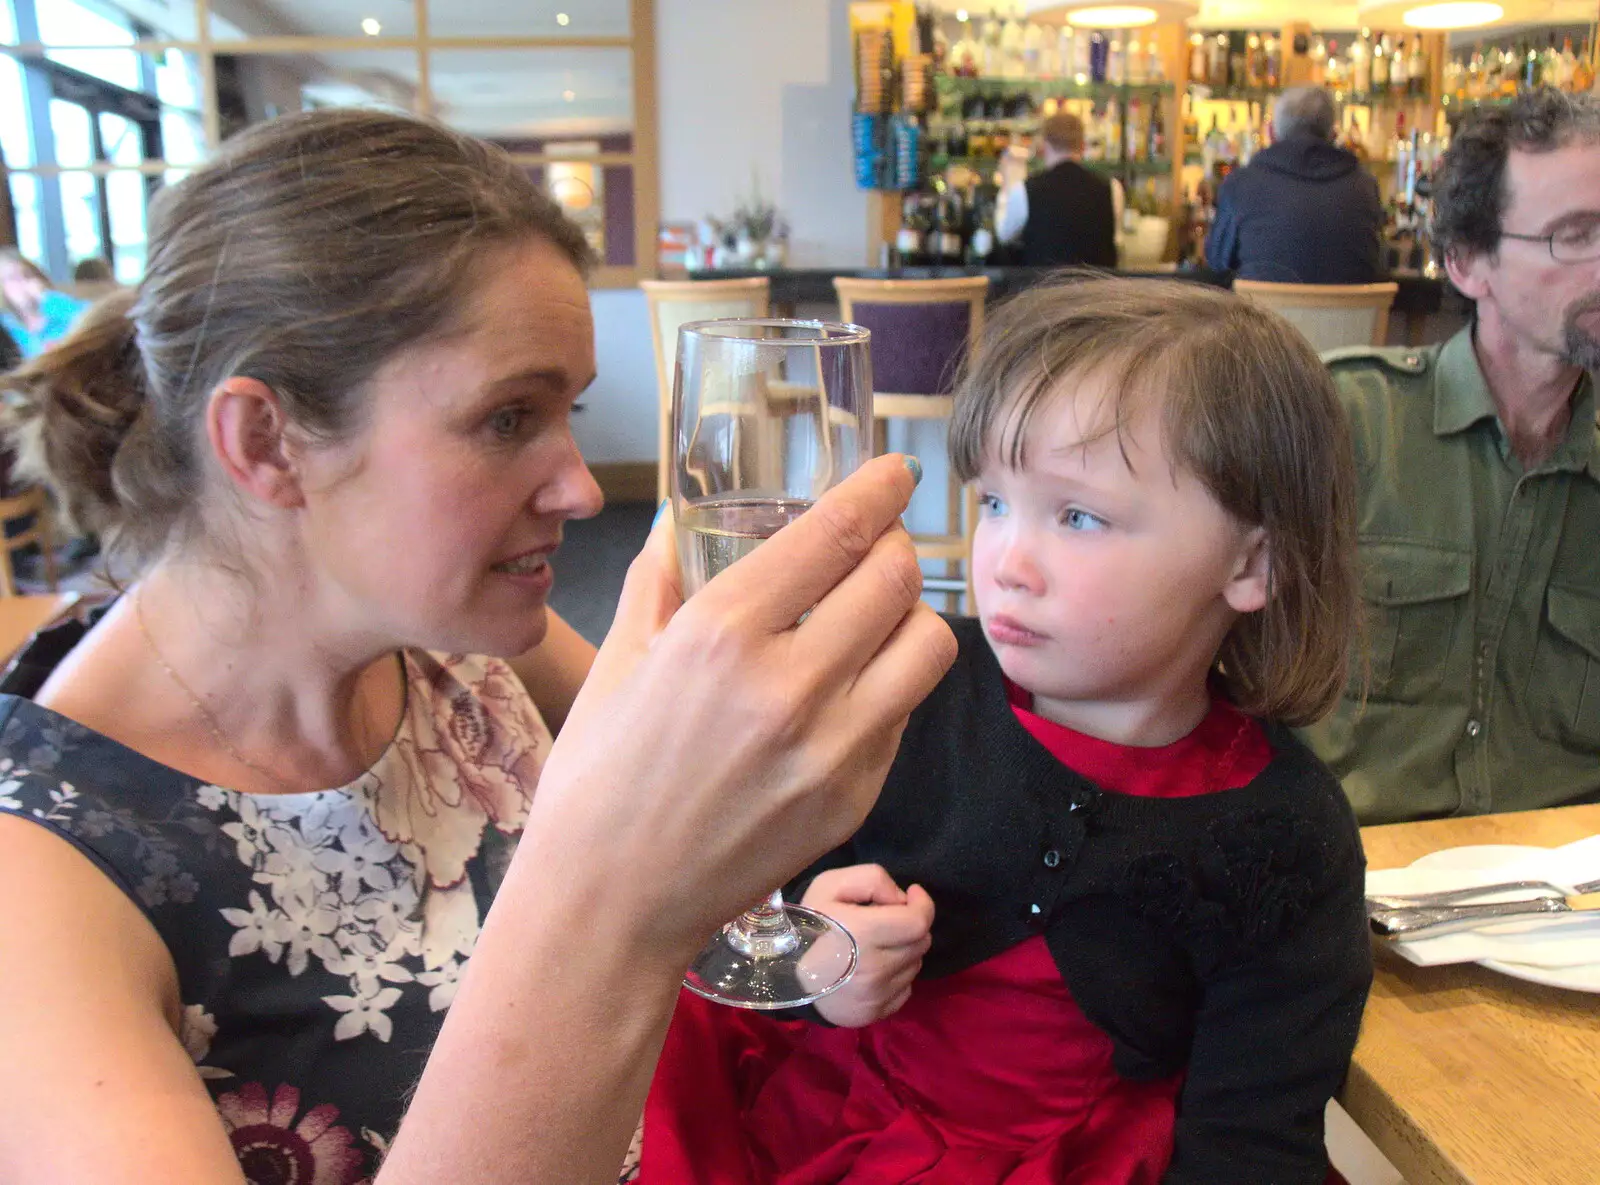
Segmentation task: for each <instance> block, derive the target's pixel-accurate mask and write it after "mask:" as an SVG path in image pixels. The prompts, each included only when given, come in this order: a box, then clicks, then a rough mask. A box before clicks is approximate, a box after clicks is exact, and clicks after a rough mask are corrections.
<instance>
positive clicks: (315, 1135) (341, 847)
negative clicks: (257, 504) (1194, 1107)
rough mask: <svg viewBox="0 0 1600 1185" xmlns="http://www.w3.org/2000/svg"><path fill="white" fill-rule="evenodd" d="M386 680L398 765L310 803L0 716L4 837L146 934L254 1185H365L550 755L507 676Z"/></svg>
mask: <svg viewBox="0 0 1600 1185" xmlns="http://www.w3.org/2000/svg"><path fill="white" fill-rule="evenodd" d="M401 662H402V663H403V664H404V671H405V678H406V704H405V711H404V716H403V718H402V721H401V724H400V727H399V729H398V731H397V732H396V734H395V737H394V739H393V741H392V742H391V743H390V744H389V746H388V747H387V749H385V751H384V753H383V754H382V756H380V757H379V759H378V761H377V763H376V764H375V765H374V766H373V767H372V768H371V769H370V770H368V771H367V772H366V773H364V774H363V775H362V776H361V777H360V778H358V779H356V781H354V782H352V783H351V784H350V785H348V786H342V787H339V788H338V789H334V790H322V791H317V792H314V793H305V794H282V795H270V794H244V793H240V792H239V791H235V790H229V789H226V788H224V787H221V786H213V785H207V784H206V783H204V782H201V781H199V780H198V779H195V778H192V777H189V776H188V775H186V774H182V773H179V772H178V771H177V770H174V769H171V768H168V767H167V766H164V765H160V764H158V763H156V762H154V761H151V760H149V759H148V758H145V757H143V756H141V755H140V754H138V753H135V752H134V751H132V750H131V749H128V748H126V747H124V746H122V745H120V744H118V743H117V742H115V741H113V740H111V739H109V738H108V737H105V736H102V735H101V734H99V733H96V732H93V731H91V730H89V729H87V728H84V727H83V726H81V725H79V724H76V723H74V722H73V721H71V720H68V719H66V718H64V717H62V716H58V715H56V714H55V713H54V712H51V711H49V710H47V709H45V708H41V707H39V706H38V705H37V704H34V703H33V702H32V701H31V700H28V699H25V698H22V697H19V696H14V695H4V696H0V813H8V814H13V815H17V816H20V817H23V818H28V819H32V820H34V821H36V822H38V823H40V824H41V825H43V826H45V827H47V828H49V829H50V830H51V831H53V832H55V833H56V834H57V835H59V836H61V837H62V838H63V839H65V840H66V841H67V842H69V843H71V844H72V845H73V846H74V847H76V848H77V849H78V850H80V851H81V852H83V853H84V855H86V856H88V857H89V859H90V860H92V861H93V862H94V863H95V864H96V865H97V866H98V867H99V868H100V869H101V871H103V872H104V873H105V874H106V875H107V876H108V877H110V878H111V879H112V880H113V881H114V882H115V883H116V884H117V885H118V887H120V888H121V889H122V891H123V892H125V893H126V894H127V895H128V896H129V898H131V899H132V901H133V902H134V904H135V905H137V906H138V907H139V909H140V910H141V911H143V913H144V915H145V916H146V917H147V918H149V920H150V922H151V924H152V925H153V926H155V928H156V931H157V932H158V933H159V935H160V936H161V939H162V941H163V942H164V943H165V944H166V947H167V950H168V951H169V952H170V953H171V955H172V960H173V963H174V964H175V966H176V968H177V974H178V988H179V992H180V995H181V1002H182V1005H183V1030H182V1039H183V1043H184V1045H185V1047H186V1048H187V1049H188V1051H189V1053H190V1055H191V1056H192V1057H193V1058H194V1061H195V1064H196V1067H197V1068H198V1071H199V1073H200V1075H201V1077H202V1078H203V1079H204V1080H205V1082H206V1084H207V1086H208V1087H209V1088H210V1090H211V1093H212V1096H213V1098H215V1100H216V1104H217V1113H218V1114H219V1115H220V1116H221V1119H222V1122H223V1124H224V1126H225V1127H226V1128H227V1130H228V1133H229V1136H230V1138H231V1139H232V1142H233V1146H234V1149H235V1151H236V1152H237V1154H238V1156H239V1161H240V1164H241V1165H242V1166H243V1168H244V1172H245V1176H246V1177H247V1179H248V1180H249V1181H251V1182H252V1185H358V1183H360V1182H364V1181H367V1180H368V1179H369V1178H371V1177H372V1176H373V1174H374V1173H376V1171H377V1167H378V1162H379V1160H380V1158H381V1156H382V1154H383V1151H384V1149H385V1148H386V1146H387V1144H388V1141H389V1140H391V1139H392V1138H393V1136H394V1133H395V1129H396V1128H397V1127H398V1126H399V1122H400V1117H401V1114H402V1113H403V1111H404V1107H405V1101H406V1098H407V1095H408V1092H409V1090H410V1088H411V1086H412V1085H413V1084H414V1083H415V1082H416V1080H417V1078H418V1076H419V1075H420V1074H421V1072H422V1066H423V1062H424V1060H425V1059H426V1057H427V1054H428V1050H429V1049H430V1048H431V1047H432V1045H433V1042H434V1038H435V1037H436V1036H437V1034H438V1032H439V1027H440V1025H441V1023H442V1022H443V1019H444V1014H445V1010H446V1009H447V1008H448V1007H449V1006H450V1001H451V999H452V998H453V996H454V995H455V990H456V984H457V981H458V979H459V977H460V975H461V970H462V967H463V965H464V964H465V962H466V960H467V956H468V955H470V954H471V953H472V947H473V943H474V942H475V941H476V939H477V936H478V930H479V926H480V924H481V923H482V920H483V917H484V915H485V913H486V912H487V911H488V908H489V903H490V901H491V900H492V899H493V896H494V892H495V889H496V887H497V886H498V885H499V883H500V880H501V877H502V876H503V874H504V872H505V869H506V866H507V864H508V862H509V860H510V858H511V854H512V852H513V850H514V849H515V846H516V839H517V835H518V834H519V832H520V831H521V829H522V826H523V823H524V820H525V819H526V817H527V813H528V807H529V804H530V802H531V800H532V796H533V792H534V788H535V786H536V785H537V783H538V780H539V771H540V768H541V767H542V765H543V762H544V758H545V756H546V754H547V753H548V752H549V748H550V743H551V738H550V733H549V731H548V730H547V729H546V727H545V725H544V722H543V721H542V720H541V719H540V718H539V714H538V711H537V709H536V708H535V707H534V705H533V703H532V701H531V700H530V699H529V698H528V695H527V692H526V690H525V689H524V688H523V686H522V683H521V681H520V680H519V679H518V677H517V676H516V674H515V673H514V672H513V671H512V670H511V668H510V667H508V666H507V665H506V664H505V663H503V662H501V661H499V660H495V659H480V658H463V657H460V656H446V655H439V654H433V653H427V652H422V651H407V652H405V653H404V654H403V655H401Z"/></svg>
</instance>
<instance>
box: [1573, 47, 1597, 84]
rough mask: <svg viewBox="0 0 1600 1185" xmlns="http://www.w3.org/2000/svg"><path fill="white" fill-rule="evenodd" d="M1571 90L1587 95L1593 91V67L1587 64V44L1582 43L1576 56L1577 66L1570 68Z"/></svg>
mask: <svg viewBox="0 0 1600 1185" xmlns="http://www.w3.org/2000/svg"><path fill="white" fill-rule="evenodd" d="M1572 89H1573V90H1575V91H1578V92H1579V93H1580V94H1587V93H1588V92H1589V91H1591V90H1593V89H1594V67H1593V66H1591V65H1590V64H1589V43H1588V42H1587V41H1585V42H1584V43H1583V49H1582V51H1581V52H1579V54H1578V64H1577V65H1576V66H1574V67H1573V68H1572Z"/></svg>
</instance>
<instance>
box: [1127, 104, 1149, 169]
mask: <svg viewBox="0 0 1600 1185" xmlns="http://www.w3.org/2000/svg"><path fill="white" fill-rule="evenodd" d="M1149 148H1150V140H1149V136H1148V133H1147V132H1146V131H1145V126H1144V104H1143V103H1141V102H1140V101H1139V100H1138V99H1130V100H1129V101H1128V159H1129V160H1131V161H1143V160H1145V159H1146V158H1145V153H1146V152H1147V151H1148V150H1149Z"/></svg>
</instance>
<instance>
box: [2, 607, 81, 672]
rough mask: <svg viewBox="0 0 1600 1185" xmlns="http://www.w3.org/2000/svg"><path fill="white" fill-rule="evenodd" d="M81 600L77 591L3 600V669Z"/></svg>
mask: <svg viewBox="0 0 1600 1185" xmlns="http://www.w3.org/2000/svg"><path fill="white" fill-rule="evenodd" d="M80 599H81V594H79V593H75V592H65V593H47V594H45V595H44V596H37V597H0V667H3V666H4V665H5V664H6V663H8V662H10V661H11V656H12V655H13V654H15V653H16V652H17V651H18V650H20V649H21V648H22V644H23V643H24V642H26V641H27V640H28V639H29V638H30V637H31V636H32V635H33V632H34V631H35V630H36V629H38V628H39V627H40V626H42V625H46V624H48V623H49V622H51V621H54V620H55V619H56V618H57V617H60V616H61V615H62V614H63V613H65V612H66V611H67V610H68V609H70V608H72V606H73V605H75V604H77V603H78V601H79V600H80Z"/></svg>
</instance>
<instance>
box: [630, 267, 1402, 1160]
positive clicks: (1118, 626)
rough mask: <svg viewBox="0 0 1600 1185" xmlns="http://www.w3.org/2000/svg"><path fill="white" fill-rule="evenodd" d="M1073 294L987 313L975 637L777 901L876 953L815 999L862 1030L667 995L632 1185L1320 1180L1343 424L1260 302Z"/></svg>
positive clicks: (1118, 292) (1344, 648)
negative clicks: (640, 1177) (639, 1169)
mask: <svg viewBox="0 0 1600 1185" xmlns="http://www.w3.org/2000/svg"><path fill="white" fill-rule="evenodd" d="M1074 281H1075V282H1068V283H1064V284H1057V285H1052V286H1049V287H1044V288H1038V289H1034V290H1031V291H1029V292H1027V293H1025V294H1024V295H1022V296H1020V297H1018V298H1017V299H1015V300H1014V301H1012V302H1010V303H1009V304H1007V305H1006V306H1004V307H1003V308H1002V309H1001V310H1000V311H999V312H998V314H997V315H996V316H995V317H994V318H993V319H992V320H991V321H990V324H989V327H988V332H987V335H986V338H985V341H984V343H983V345H982V347H981V349H980V350H979V351H978V352H977V354H976V356H975V358H973V359H972V361H971V365H970V369H969V372H968V373H967V374H966V376H965V377H964V380H963V384H962V387H961V390H960V394H959V398H958V404H957V411H956V416H955V421H954V423H953V425H952V430H951V447H952V452H953V458H954V463H955V466H956V469H957V472H958V473H959V474H960V475H961V477H962V478H964V479H970V480H974V481H976V482H977V484H978V488H979V490H980V493H981V503H980V504H981V516H980V519H979V522H978V525H977V532H976V537H975V539H974V542H973V559H972V562H973V571H974V575H975V587H976V593H977V609H978V618H977V620H975V621H974V620H961V621H956V622H954V623H953V625H954V626H955V630H956V634H957V638H958V640H959V642H960V657H959V658H958V659H957V661H956V665H955V666H954V668H952V670H951V671H950V673H949V674H948V675H947V676H946V677H945V679H944V681H943V682H942V683H941V684H940V686H939V688H938V689H937V690H936V691H935V692H934V693H933V695H932V696H931V697H930V698H929V699H928V700H927V701H925V702H924V703H923V704H922V706H921V707H920V708H919V709H918V710H917V712H916V713H915V714H914V715H913V716H912V719H911V724H910V727H909V728H908V730H907V731H906V734H905V737H904V739H903V741H902V743H901V748H900V752H899V755H898V757H897V758H896V761H895V764H894V766H893V768H892V770H891V772H890V775H889V779H888V783H887V785H886V787H885V790H884V793H883V795H882V797H881V798H880V799H879V802H878V805H877V807H876V808H875V809H874V811H873V812H872V814H871V816H870V817H869V818H868V819H867V821H866V823H865V825H864V826H863V827H862V828H861V830H860V831H859V832H858V833H857V834H856V836H855V837H854V839H853V840H852V841H851V842H850V843H849V844H847V845H846V846H845V847H843V848H841V849H838V850H837V851H835V852H834V853H832V854H831V855H830V856H829V857H827V858H825V859H824V860H823V861H822V862H821V863H819V864H818V865H816V866H814V867H813V868H812V869H811V870H810V871H809V872H808V874H807V875H806V877H803V878H802V879H801V881H800V882H798V883H797V884H796V885H795V886H792V888H795V889H799V888H802V887H804V886H806V885H808V884H809V886H810V888H809V892H808V893H807V894H806V900H807V901H808V903H810V904H812V905H816V906H818V907H820V908H822V909H824V910H829V911H832V912H834V913H835V914H836V915H837V916H839V917H840V918H841V920H843V921H844V922H845V924H846V925H847V926H850V927H851V928H852V929H853V930H854V931H855V933H856V934H857V938H858V940H859V941H860V942H861V945H862V965H861V969H860V971H859V972H858V974H857V978H856V980H855V981H854V982H853V983H851V984H849V985H847V986H846V987H845V988H843V989H841V990H840V991H839V992H838V993H836V994H835V995H834V996H832V997H828V998H826V999H824V1000H823V1001H822V1002H821V1003H819V1005H818V1006H817V1008H818V1011H819V1012H820V1013H821V1014H822V1016H823V1018H824V1019H827V1020H831V1021H833V1022H834V1023H836V1024H840V1025H844V1026H850V1025H855V1026H864V1027H839V1028H832V1027H824V1026H821V1025H817V1024H812V1023H806V1022H804V1021H800V1022H797V1021H792V1020H780V1019H775V1018H772V1017H767V1016H762V1015H759V1014H748V1013H739V1012H736V1011H734V1010H731V1009H726V1008H719V1007H715V1006H711V1005H706V1004H703V1003H702V1002H701V1001H699V1000H697V999H694V998H692V997H688V996H685V997H684V998H683V999H682V1000H681V1001H680V1004H679V1011H678V1015H677V1018H676V1019H675V1021H674V1025H673V1028H672V1030H671V1032H670V1034H669V1037H668V1043H667V1049H666V1053H665V1056H664V1058H663V1061H662V1063H661V1067H660V1069H659V1071H658V1074H657V1078H656V1081H655V1085H654V1086H653V1088H652V1093H651V1097H650V1102H649V1104H648V1105H647V1108H646V1114H645V1141H644V1179H645V1180H646V1181H648V1182H673V1183H677V1182H685V1181H715V1182H718V1183H719V1185H724V1183H731V1182H779V1183H783V1185H798V1183H799V1182H807V1183H820V1182H831V1181H845V1180H848V1181H850V1182H853V1183H863V1182H874V1183H876V1182H884V1183H888V1182H905V1181H917V1182H961V1183H962V1185H982V1183H986V1182H1006V1183H1008V1185H1023V1183H1030V1185H1031V1183H1040V1185H1043V1183H1045V1182H1050V1183H1060V1182H1069V1183H1074V1185H1088V1183H1091V1182H1092V1183H1095V1185H1124V1183H1133V1182H1139V1183H1144V1182H1155V1181H1164V1182H1169V1183H1177V1182H1192V1183H1194V1185H1218V1183H1220V1182H1268V1181H1270V1182H1274V1183H1275V1185H1293V1183H1296V1182H1305V1183H1307V1185H1320V1182H1322V1181H1323V1180H1324V1177H1325V1175H1326V1174H1327V1171H1328V1165H1327V1160H1326V1157H1325V1154H1324V1151H1323V1132H1322V1116H1323V1109H1324V1106H1325V1104H1326V1103H1327V1101H1328V1099H1329V1098H1330V1097H1331V1096H1332V1095H1333V1093H1334V1092H1335V1091H1336V1090H1337V1089H1338V1087H1339V1084H1340V1082H1341V1080H1342V1078H1343V1077H1344V1074H1345V1070H1346V1067H1347V1064H1348V1062H1349V1058H1350V1054H1351V1050H1352V1049H1353V1047H1354V1045H1355V1041H1356V1033H1357V1029H1358V1026H1359V1023H1360V1018H1361V1010H1362V1005H1363V1003H1364V1001H1365V998H1366V993H1367V988H1368V985H1369V983H1370V979H1371V962H1370V952H1369V948H1368V939H1367V935H1366V922H1365V916H1364V912H1363V905H1362V869H1363V858H1362V853H1361V845H1360V840H1359V837H1358V835H1357V831H1356V825H1355V821H1354V819H1353V817H1352V815H1351V812H1350V809H1349V807H1348V806H1347V805H1346V803H1345V800H1344V797H1343V795H1342V794H1341V792H1340V789H1339V784H1338V782H1336V781H1335V780H1334V778H1333V777H1332V776H1331V775H1330V774H1329V773H1328V771H1327V770H1326V769H1325V768H1324V767H1323V766H1322V765H1321V764H1320V763H1318V761H1317V760H1316V759H1315V758H1314V757H1313V756H1312V755H1311V754H1310V753H1309V752H1308V751H1307V750H1306V749H1305V748H1304V747H1303V746H1302V745H1301V744H1300V743H1299V742H1298V741H1297V740H1296V739H1295V738H1294V737H1293V736H1292V735H1291V733H1290V731H1289V726H1291V725H1298V724H1303V723H1306V722H1308V721H1311V720H1314V719H1316V718H1317V717H1319V716H1320V715H1322V714H1323V713H1324V712H1325V711H1326V710H1327V709H1328V707H1329V706H1330V705H1331V704H1332V703H1333V701H1334V699H1335V697H1336V696H1337V694H1338V692H1339V690H1340V688H1341V686H1342V685H1343V683H1344V677H1345V667H1346V655H1347V653H1348V651H1349V648H1350V642H1351V635H1352V632H1353V625H1354V622H1355V612H1356V609H1355V606H1356V599H1355V597H1356V592H1355V582H1354V554H1353V553H1354V523H1353V519H1352V501H1351V499H1352V485H1353V474H1352V462H1351V455H1350V446H1349V442H1348V434H1347V431H1346V428H1345V425H1344V422H1343V419H1342V416H1341V412H1340V409H1339V406H1338V404H1337V403H1336V401H1335V395H1334V390H1333V385H1332V383H1331V381H1330V379H1329V377H1328V374H1327V372H1326V370H1325V369H1324V368H1323V366H1322V365H1321V364H1320V362H1319V361H1318V360H1317V357H1316V355H1315V354H1314V353H1313V352H1312V351H1311V349H1310V347H1309V346H1308V345H1307V344H1306V343H1305V341H1304V340H1303V339H1302V338H1301V337H1300V336H1299V335H1298V334H1297V333H1295V332H1294V331H1293V330H1291V329H1290V328H1289V327H1288V326H1286V325H1285V324H1284V323H1283V322H1282V321H1280V320H1279V319H1278V318H1277V317H1275V316H1273V315H1272V314H1270V313H1267V312H1264V311H1262V310H1260V309H1257V308H1255V307H1253V306H1251V305H1249V304H1247V303H1245V302H1242V301H1240V300H1238V299H1236V298H1234V297H1233V296H1231V295H1229V294H1226V293H1222V292H1218V291H1213V290H1209V289H1206V288H1202V287H1198V286H1191V285H1186V284H1170V283H1154V282H1149V281H1126V280H1084V279H1080V278H1076V277H1075V278H1074ZM902 886H905V887H907V888H906V890H905V891H904V892H902V889H901V887H902ZM797 895H798V894H797ZM935 909H936V910H937V913H936V914H935V913H934V911H935ZM930 916H931V917H932V922H931V938H932V943H931V947H930V946H928V944H927V934H928V921H929V918H930ZM924 950H926V957H925V958H924V957H923V954H924ZM919 962H920V974H919V973H918V968H919ZM912 976H916V979H915V984H914V986H913V987H911V990H910V991H909V992H907V991H906V988H907V986H908V985H910V982H911V977H912ZM902 1003H903V1007H902V1006H901V1005H902ZM891 1013H892V1015H890V1014H891ZM880 1018H885V1019H880ZM874 1021H875V1023H868V1022H874Z"/></svg>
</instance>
